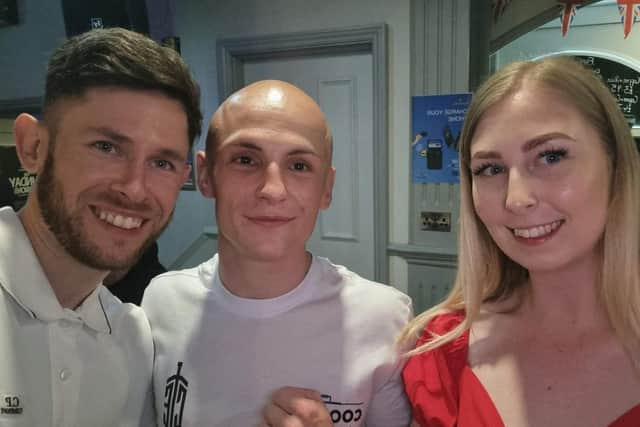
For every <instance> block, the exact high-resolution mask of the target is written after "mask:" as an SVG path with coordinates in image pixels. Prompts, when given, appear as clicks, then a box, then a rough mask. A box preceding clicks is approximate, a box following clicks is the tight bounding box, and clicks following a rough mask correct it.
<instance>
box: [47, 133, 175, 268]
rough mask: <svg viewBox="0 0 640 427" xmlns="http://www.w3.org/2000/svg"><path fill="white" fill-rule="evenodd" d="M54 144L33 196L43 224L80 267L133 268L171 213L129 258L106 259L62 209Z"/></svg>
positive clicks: (76, 215)
mask: <svg viewBox="0 0 640 427" xmlns="http://www.w3.org/2000/svg"><path fill="white" fill-rule="evenodd" d="M54 169H55V167H54V156H53V141H52V144H51V145H50V149H49V152H48V153H47V158H46V160H45V164H44V166H43V168H42V172H41V173H40V175H39V176H38V181H37V185H36V189H37V190H36V196H37V199H38V204H39V205H40V211H41V213H42V217H43V219H44V222H45V224H46V225H47V227H48V228H49V230H50V231H51V232H52V233H53V235H54V237H55V238H56V240H57V241H58V242H59V243H60V245H61V246H62V247H63V248H64V249H65V250H66V251H67V253H69V255H71V256H72V257H73V258H75V259H76V260H77V261H79V262H80V263H82V264H84V265H86V266H88V267H90V268H94V269H96V270H103V271H107V270H121V269H129V268H130V267H132V266H133V265H134V264H135V263H136V262H137V261H138V260H139V259H140V257H141V256H142V255H143V253H144V252H145V251H146V250H147V248H148V247H149V246H151V244H152V243H153V242H154V241H155V240H156V239H157V238H158V236H160V234H162V232H163V231H164V230H165V228H166V227H167V226H168V225H169V223H170V222H171V218H172V217H173V212H174V210H173V209H172V210H171V214H170V215H169V218H168V219H167V221H166V223H165V224H163V226H162V227H161V228H160V229H159V230H158V231H157V232H155V233H152V234H151V235H150V236H148V237H147V239H146V240H145V241H144V242H143V243H142V245H140V247H139V248H138V249H137V250H136V251H134V253H133V254H131V256H129V257H127V258H124V259H121V258H114V257H108V256H107V255H106V254H105V253H104V251H103V250H102V249H101V248H100V246H99V245H98V244H95V243H94V242H93V241H92V240H91V237H90V236H89V235H88V233H87V230H86V229H85V228H84V225H83V223H82V217H81V215H80V213H78V212H69V211H68V210H67V209H66V208H65V206H64V187H63V184H62V183H61V182H60V181H59V180H58V179H57V178H56V176H55V173H54Z"/></svg>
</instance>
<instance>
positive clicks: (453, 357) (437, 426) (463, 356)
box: [402, 312, 468, 427]
mask: <svg viewBox="0 0 640 427" xmlns="http://www.w3.org/2000/svg"><path fill="white" fill-rule="evenodd" d="M463 320H464V313H463V312H454V313H447V314H443V315H440V316H437V317H435V318H433V320H431V322H429V324H428V325H427V326H426V327H425V330H424V332H423V333H422V336H421V337H420V340H419V341H418V344H417V345H421V344H424V343H425V342H426V341H427V340H428V339H430V338H431V336H432V333H433V334H438V335H442V334H444V333H446V332H449V331H450V330H452V329H453V328H455V327H456V326H458V325H459V324H460V323H461V322H462V321H463ZM467 343H468V334H463V335H462V336H461V337H459V338H458V339H456V340H454V341H452V342H450V343H447V344H446V345H444V346H441V347H438V348H436V349H435V350H432V351H428V352H425V353H421V354H418V355H416V356H413V357H410V358H409V360H408V361H407V364H406V366H405V368H404V370H403V372H402V377H403V379H404V384H405V391H406V393H407V396H408V397H409V402H410V403H411V407H412V411H413V417H414V419H415V420H416V421H418V422H419V423H420V425H421V426H424V427H453V426H455V425H456V424H457V422H458V409H459V408H458V402H459V389H458V386H459V384H460V376H461V375H462V371H463V369H464V367H465V366H466V363H467V352H468V345H467Z"/></svg>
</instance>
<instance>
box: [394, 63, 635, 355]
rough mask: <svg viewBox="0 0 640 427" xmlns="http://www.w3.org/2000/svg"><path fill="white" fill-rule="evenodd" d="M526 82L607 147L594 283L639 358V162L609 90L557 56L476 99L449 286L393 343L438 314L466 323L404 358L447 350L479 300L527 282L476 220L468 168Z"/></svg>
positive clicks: (498, 79) (503, 74) (463, 146)
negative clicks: (480, 136)
mask: <svg viewBox="0 0 640 427" xmlns="http://www.w3.org/2000/svg"><path fill="white" fill-rule="evenodd" d="M525 80H527V81H532V82H536V83H538V84H541V85H543V86H545V87H548V88H550V89H553V90H555V91H556V92H558V93H560V94H562V95H563V96H564V98H565V99H566V100H567V101H569V102H570V103H571V104H572V105H573V106H574V107H575V108H576V109H577V110H578V111H580V113H581V114H582V115H583V117H584V118H585V119H586V120H587V121H588V122H589V123H591V125H592V126H593V127H594V129H595V130H596V131H597V132H598V133H599V135H600V137H601V140H602V142H603V144H604V146H605V149H606V152H607V154H608V156H609V162H610V165H611V167H610V169H609V170H610V171H611V172H610V173H611V175H610V177H609V178H610V179H609V183H610V186H611V188H610V192H609V194H610V198H609V206H608V217H607V224H606V226H605V230H604V235H603V245H602V246H603V250H602V253H603V256H602V269H601V271H602V273H601V277H599V278H598V283H599V287H600V297H601V301H602V303H603V305H604V307H605V309H606V311H607V313H608V316H609V319H610V321H611V324H612V326H613V328H614V330H615V332H616V334H617V335H618V336H619V337H620V339H621V340H622V342H623V343H624V345H625V346H626V347H627V348H628V349H629V350H632V352H631V354H634V353H635V354H636V359H639V357H638V356H637V352H636V350H638V348H639V347H640V345H639V343H638V342H639V341H640V156H639V155H638V152H637V150H636V147H635V146H634V143H633V138H632V136H631V132H630V130H629V126H628V124H627V122H626V120H625V118H624V116H623V115H622V113H621V111H620V109H619V107H618V104H617V102H616V100H615V98H614V97H613V95H612V94H611V92H610V91H609V89H608V88H607V87H606V86H605V85H604V83H603V82H602V81H601V79H600V78H598V77H597V76H596V75H595V73H593V72H592V71H591V70H589V69H587V68H586V67H584V66H583V65H581V64H580V63H578V62H577V61H575V60H573V59H571V58H568V57H561V56H556V57H548V58H545V59H541V60H536V61H522V62H515V63H513V64H510V65H508V66H507V67H505V68H503V69H502V70H500V71H499V72H497V73H496V74H494V75H493V76H491V77H490V78H489V79H488V80H487V81H486V82H485V83H484V84H483V85H482V86H481V87H480V88H479V89H478V91H477V92H476V93H475V94H474V96H473V100H472V102H471V105H470V106H469V110H468V113H467V116H466V118H465V122H464V125H463V129H462V134H461V137H460V227H459V234H458V236H459V237H458V271H457V274H456V279H455V282H454V286H453V289H452V290H451V292H450V293H449V295H448V296H447V297H446V298H445V300H444V301H442V302H441V303H439V304H437V305H436V306H434V307H432V308H430V309H429V310H427V311H425V312H424V313H422V314H420V315H419V316H417V317H416V318H415V319H414V320H413V321H412V322H411V323H410V324H409V325H407V327H406V328H405V329H404V330H403V332H402V333H401V335H400V337H399V342H400V343H403V344H404V345H405V346H406V345H407V343H409V342H414V341H415V340H416V338H417V337H418V336H419V335H420V334H421V333H422V331H423V330H424V328H425V326H426V325H427V324H428V323H429V321H430V320H431V319H433V317H435V316H437V315H439V314H443V313H447V312H452V311H457V310H464V311H465V318H464V321H463V322H462V323H461V324H460V325H459V326H458V327H456V328H455V329H453V330H451V331H449V332H448V333H445V334H444V335H434V336H433V337H432V338H431V339H430V340H428V341H427V342H425V343H424V344H422V345H420V346H418V347H417V348H416V349H414V350H412V351H411V352H409V353H408V355H414V354H419V353H422V352H425V351H428V350H431V349H434V348H437V347H439V346H441V345H443V344H446V343H447V342H450V341H452V340H454V339H456V338H458V337H459V336H460V335H461V334H462V333H464V332H465V331H466V330H467V329H469V327H470V326H471V323H472V322H473V321H474V320H475V319H476V318H477V316H478V313H479V311H480V308H481V306H482V304H483V302H490V301H499V300H502V299H505V298H507V297H509V296H510V295H512V294H513V293H514V291H516V289H518V288H520V287H522V286H523V285H524V284H525V283H526V282H527V277H528V272H527V270H526V269H525V268H524V267H522V266H521V265H519V264H517V263H515V262H514V261H512V260H511V259H509V258H508V257H507V256H506V255H505V254H504V253H503V252H502V251H501V250H500V249H499V248H498V247H497V245H496V244H495V242H494V241H493V239H492V238H491V236H490V235H489V233H488V232H487V230H486V228H485V227H484V225H483V224H482V222H481V221H480V220H479V218H478V216H477V215H476V213H475V210H474V205H473V200H472V195H471V190H472V182H471V172H470V168H469V162H470V152H471V142H472V139H473V136H474V132H475V129H476V127H477V125H478V123H479V121H480V120H481V119H482V116H483V114H484V113H485V112H486V111H487V110H488V109H489V108H491V107H492V106H494V105H496V104H498V103H499V102H501V101H502V100H503V99H505V97H506V96H508V95H509V94H511V93H513V92H515V91H517V90H518V89H519V88H520V87H521V85H522V83H523V82H524V81H525ZM603 182H606V181H605V180H603ZM405 348H406V347H405ZM636 359H634V362H635V363H636V366H640V360H636Z"/></svg>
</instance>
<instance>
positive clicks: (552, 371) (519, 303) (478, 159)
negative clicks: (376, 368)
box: [401, 57, 640, 427]
mask: <svg viewBox="0 0 640 427" xmlns="http://www.w3.org/2000/svg"><path fill="white" fill-rule="evenodd" d="M460 157H461V168H460V169H461V176H460V181H461V182H460V185H461V209H460V211H461V218H460V242H459V244H460V247H459V267H458V274H457V277H456V281H455V285H454V288H453V290H452V291H451V293H450V294H449V296H448V297H447V298H446V300H445V301H443V302H442V303H440V304H439V305H437V306H435V307H433V308H432V309H430V310H428V311H427V312H425V313H423V314H422V315H420V316H418V317H417V318H416V319H415V320H414V321H413V322H412V323H411V324H410V325H409V326H408V327H407V328H406V329H405V330H404V332H403V335H402V336H401V341H404V342H405V343H406V342H409V341H412V340H415V339H416V337H418V336H420V339H419V341H418V344H417V347H416V348H415V349H414V350H413V351H412V352H411V353H410V355H411V357H410V359H409V361H408V363H407V365H406V367H405V369H404V381H405V387H406V391H407V394H408V396H409V399H410V401H411V404H412V408H413V417H414V425H420V426H429V427H431V426H456V425H457V426H460V427H464V426H502V425H506V426H509V427H511V426H545V427H553V426H562V427H566V426H580V427H585V426H598V427H601V426H615V427H622V426H640V345H639V344H640V272H639V261H640V259H639V258H640V251H639V245H640V220H639V218H640V200H639V198H640V159H639V156H638V153H637V151H636V148H635V146H634V144H633V141H632V137H631V134H630V131H629V128H628V125H627V124H626V122H625V119H624V117H623V115H622V114H621V112H620V111H619V109H618V107H617V104H616V101H615V99H614V98H613V96H612V95H611V93H610V92H609V90H608V89H607V87H606V86H605V85H604V84H603V83H602V82H601V81H600V79H599V78H598V77H597V76H596V75H595V74H594V73H592V72H591V71H589V70H587V69H586V68H584V67H583V66H582V65H580V64H578V63H577V62H575V61H573V60H571V59H569V58H562V57H554V58H547V59H543V60H539V61H533V62H518V63H514V64H512V65H510V66H508V67H506V68H504V69H502V70H501V71H500V72H498V73H497V74H495V75H494V76H492V77H491V78H490V79H489V80H488V81H487V82H486V83H485V84H484V85H483V86H482V87H481V88H480V89H479V90H478V91H477V93H476V94H475V95H474V99H473V102H472V105H471V106H470V108H469V112H468V115H467V118H466V121H465V124H464V129H463V132H462V137H461V143H460Z"/></svg>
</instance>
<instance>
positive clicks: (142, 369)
mask: <svg viewBox="0 0 640 427" xmlns="http://www.w3.org/2000/svg"><path fill="white" fill-rule="evenodd" d="M152 360H153V343H152V341H151V331H150V329H149V324H148V322H147V320H146V318H145V316H144V313H143V312H142V310H141V309H140V308H138V307H135V306H133V305H132V304H122V303H121V302H120V301H119V300H118V299H117V298H116V297H114V296H113V295H112V294H111V293H110V292H109V291H108V290H107V289H106V288H104V287H103V286H101V285H100V286H98V287H97V289H96V290H95V291H94V292H92V293H91V295H89V296H88V297H87V298H86V299H85V301H84V302H83V303H82V305H81V306H80V307H78V308H77V309H76V310H69V309H65V308H62V306H61V305H60V304H59V302H58V300H57V298H56V296H55V294H54V293H53V290H52V289H51V286H50V285H49V282H48V281H47V278H46V276H45V274H44V272H43V271H42V267H41V266H40V263H39V262H38V259H37V257H36V254H35V253H34V251H33V248H32V246H31V243H30V241H29V238H28V237H27V235H26V233H25V231H24V228H23V227H22V223H21V222H20V219H19V218H18V217H17V215H16V214H15V212H13V210H12V209H11V208H2V209H0V426H3V427H4V426H11V427H18V426H20V427H34V426H38V427H40V426H42V427H44V426H46V427H49V426H56V427H57V426H60V427H62V426H64V427H69V426H74V427H75V426H77V427H88V426H91V427H103V426H104V427H107V426H108V427H113V426H118V427H129V426H130V427H134V426H135V427H138V426H140V425H150V423H151V422H152V421H153V405H152V398H151V393H150V384H151V367H152Z"/></svg>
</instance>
